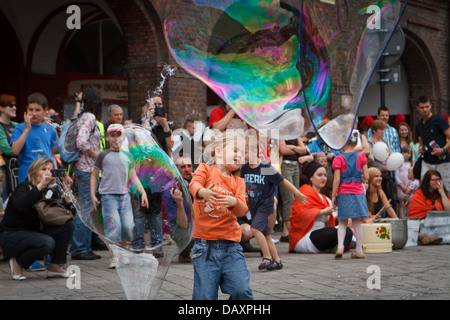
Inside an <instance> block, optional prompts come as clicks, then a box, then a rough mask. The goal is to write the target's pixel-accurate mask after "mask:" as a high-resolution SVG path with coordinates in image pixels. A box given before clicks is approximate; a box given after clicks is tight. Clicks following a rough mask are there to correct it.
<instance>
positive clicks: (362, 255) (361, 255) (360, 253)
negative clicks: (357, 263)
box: [351, 251, 365, 259]
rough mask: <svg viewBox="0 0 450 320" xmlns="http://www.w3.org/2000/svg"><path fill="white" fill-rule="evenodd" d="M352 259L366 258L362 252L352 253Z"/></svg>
mask: <svg viewBox="0 0 450 320" xmlns="http://www.w3.org/2000/svg"><path fill="white" fill-rule="evenodd" d="M351 258H352V259H364V258H365V256H364V253H363V252H362V251H361V252H358V253H352V255H351Z"/></svg>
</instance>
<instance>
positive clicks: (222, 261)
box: [192, 239, 254, 300]
mask: <svg viewBox="0 0 450 320" xmlns="http://www.w3.org/2000/svg"><path fill="white" fill-rule="evenodd" d="M192 257H193V259H192V260H193V264H194V291H193V294H192V299H193V300H217V298H218V290H219V287H220V289H221V290H222V292H223V293H226V294H229V295H230V300H253V299H254V298H253V292H252V290H251V289H250V272H249V271H248V269H247V263H246V261H245V257H244V254H243V253H242V247H241V245H240V244H239V242H233V241H227V240H217V241H209V240H204V239H195V245H194V249H193V256H192Z"/></svg>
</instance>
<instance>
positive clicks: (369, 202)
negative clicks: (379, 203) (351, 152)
mask: <svg viewBox="0 0 450 320" xmlns="http://www.w3.org/2000/svg"><path fill="white" fill-rule="evenodd" d="M368 171H369V187H368V189H367V192H366V200H367V208H368V209H369V211H370V212H374V205H373V203H372V200H370V195H371V193H372V190H370V188H371V187H370V183H371V182H372V180H373V178H375V176H376V175H377V174H378V173H381V170H380V169H378V168H375V167H370V168H369V169H368ZM374 191H375V192H376V193H377V194H378V197H380V195H381V192H383V190H382V189H381V187H379V188H377V190H374Z"/></svg>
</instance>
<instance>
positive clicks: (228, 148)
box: [189, 131, 253, 300]
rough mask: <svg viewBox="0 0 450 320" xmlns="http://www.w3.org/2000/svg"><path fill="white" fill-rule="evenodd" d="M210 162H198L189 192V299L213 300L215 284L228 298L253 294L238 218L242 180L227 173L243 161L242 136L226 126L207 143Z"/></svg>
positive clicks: (241, 206) (243, 207) (243, 208)
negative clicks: (191, 276)
mask: <svg viewBox="0 0 450 320" xmlns="http://www.w3.org/2000/svg"><path fill="white" fill-rule="evenodd" d="M207 150H211V156H212V159H213V161H214V164H213V165H211V166H209V165H207V164H205V163H202V164H200V165H199V166H198V168H197V169H196V170H195V172H194V176H193V177H192V180H191V183H190V185H189V191H190V192H191V194H192V196H193V197H194V218H195V219H194V221H195V228H194V236H193V237H194V239H195V245H194V248H193V264H194V290H193V294H192V299H193V300H216V299H217V298H218V288H219V286H220V288H221V290H222V292H223V293H227V294H230V299H236V300H249V299H253V292H252V290H251V289H250V272H249V271H248V269H247V264H246V261H245V257H244V255H243V254H242V247H241V245H240V240H241V228H240V226H239V224H238V222H237V217H242V216H244V215H245V214H246V213H247V212H248V207H247V204H246V201H245V182H244V179H242V178H240V177H237V176H234V175H232V173H231V172H232V171H234V170H236V169H238V168H239V167H240V165H241V164H242V163H243V160H244V150H245V139H244V137H243V136H241V135H239V134H236V133H233V132H231V131H227V132H222V133H219V134H218V135H216V136H215V139H214V142H212V143H211V144H210V145H208V147H207Z"/></svg>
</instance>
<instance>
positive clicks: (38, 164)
mask: <svg viewBox="0 0 450 320" xmlns="http://www.w3.org/2000/svg"><path fill="white" fill-rule="evenodd" d="M47 163H51V164H52V165H53V161H52V160H51V159H48V158H38V159H36V160H34V161H33V162H32V163H31V164H30V166H29V167H28V176H27V178H28V182H30V183H31V184H32V185H34V186H36V185H37V183H36V174H37V173H38V172H39V170H41V168H42V167H43V166H45V165H46V164H47Z"/></svg>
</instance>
